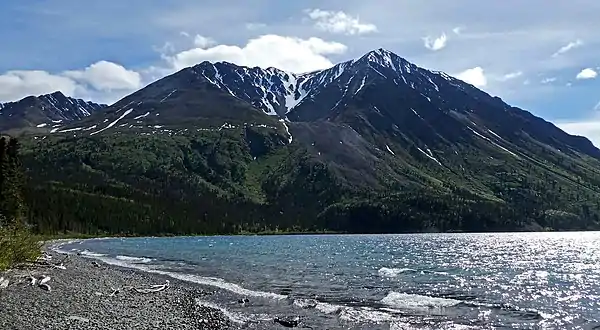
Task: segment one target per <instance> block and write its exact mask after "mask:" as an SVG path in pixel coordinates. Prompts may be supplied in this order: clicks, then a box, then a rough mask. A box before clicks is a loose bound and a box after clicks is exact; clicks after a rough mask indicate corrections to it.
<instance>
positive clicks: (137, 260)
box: [116, 256, 154, 264]
mask: <svg viewBox="0 0 600 330" xmlns="http://www.w3.org/2000/svg"><path fill="white" fill-rule="evenodd" d="M116 258H117V259H118V260H122V261H129V262H133V263H141V264H147V263H149V262H152V260H154V259H151V258H143V257H142V258H140V257H130V256H116Z"/></svg>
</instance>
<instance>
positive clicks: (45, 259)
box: [14, 254, 69, 270]
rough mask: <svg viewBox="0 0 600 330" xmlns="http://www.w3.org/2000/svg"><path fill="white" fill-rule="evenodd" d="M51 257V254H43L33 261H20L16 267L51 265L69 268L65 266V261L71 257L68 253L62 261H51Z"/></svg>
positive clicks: (58, 267)
mask: <svg viewBox="0 0 600 330" xmlns="http://www.w3.org/2000/svg"><path fill="white" fill-rule="evenodd" d="M51 258H52V257H51V256H42V257H40V258H38V259H37V260H35V261H32V262H24V263H20V264H18V265H16V266H15V267H14V268H16V269H29V268H38V267H50V268H56V269H62V270H65V269H67V267H65V262H66V261H67V259H69V255H68V254H67V255H66V256H65V257H64V258H63V259H62V260H61V261H60V262H57V263H53V262H50V261H49V260H50V259H51Z"/></svg>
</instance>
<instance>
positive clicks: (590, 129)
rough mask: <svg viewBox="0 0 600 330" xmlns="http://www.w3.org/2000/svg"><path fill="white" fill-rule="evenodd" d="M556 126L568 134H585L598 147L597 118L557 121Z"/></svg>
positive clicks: (599, 144)
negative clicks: (565, 121)
mask: <svg viewBox="0 0 600 330" xmlns="http://www.w3.org/2000/svg"><path fill="white" fill-rule="evenodd" d="M556 126H558V127H559V128H560V129H562V130H563V131H565V132H567V133H569V134H573V135H579V136H585V137H587V138H588V139H590V141H592V143H593V144H594V145H595V146H596V147H600V121H598V120H589V121H579V122H567V123H557V124H556Z"/></svg>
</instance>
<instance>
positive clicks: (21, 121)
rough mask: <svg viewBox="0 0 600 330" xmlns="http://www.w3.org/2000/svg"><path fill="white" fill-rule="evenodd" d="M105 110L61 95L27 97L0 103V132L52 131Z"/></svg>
mask: <svg viewBox="0 0 600 330" xmlns="http://www.w3.org/2000/svg"><path fill="white" fill-rule="evenodd" d="M105 107H106V105H104V104H96V103H93V102H88V101H84V100H81V99H74V98H71V97H67V96H65V95H63V94H62V93H61V92H55V93H52V94H46V95H40V96H28V97H26V98H24V99H22V100H19V101H16V102H8V103H0V132H18V131H20V130H31V131H35V129H36V128H39V129H43V130H38V131H45V130H52V129H53V128H56V127H59V126H63V125H65V124H67V123H69V122H72V121H75V120H79V119H82V118H85V117H87V116H90V115H91V114H92V113H94V112H96V111H99V110H101V109H103V108H105Z"/></svg>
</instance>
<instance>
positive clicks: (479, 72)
mask: <svg viewBox="0 0 600 330" xmlns="http://www.w3.org/2000/svg"><path fill="white" fill-rule="evenodd" d="M456 78H458V79H460V80H462V81H464V82H466V83H469V84H471V85H473V86H475V87H484V86H486V85H487V78H486V76H485V72H484V70H483V69H482V68H481V67H479V66H478V67H475V68H472V69H467V70H465V71H463V72H461V73H459V74H457V75H456Z"/></svg>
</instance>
